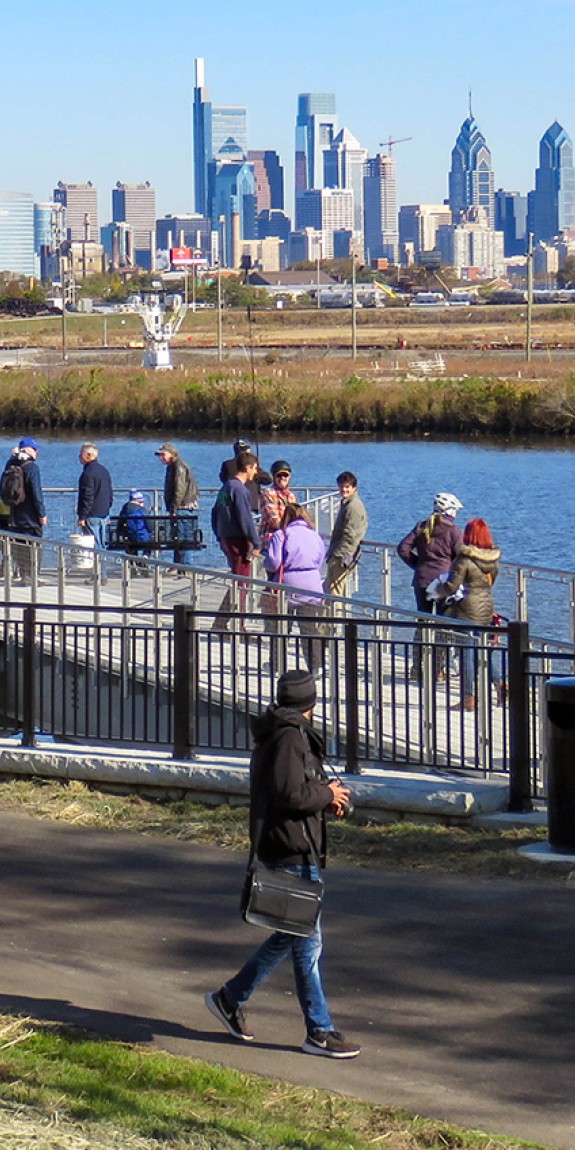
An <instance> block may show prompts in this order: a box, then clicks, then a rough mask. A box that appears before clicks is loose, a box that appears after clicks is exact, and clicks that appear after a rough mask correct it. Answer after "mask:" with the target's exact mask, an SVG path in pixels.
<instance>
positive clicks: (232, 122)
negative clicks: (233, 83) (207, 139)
mask: <svg viewBox="0 0 575 1150" xmlns="http://www.w3.org/2000/svg"><path fill="white" fill-rule="evenodd" d="M247 154H248V128H247V110H246V108H240V107H239V106H236V105H234V104H212V158H213V159H214V160H220V159H223V158H225V157H226V156H228V157H229V158H232V159H233V160H234V161H236V160H237V161H239V160H245V159H246V158H247Z"/></svg>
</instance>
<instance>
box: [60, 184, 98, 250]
mask: <svg viewBox="0 0 575 1150" xmlns="http://www.w3.org/2000/svg"><path fill="white" fill-rule="evenodd" d="M54 200H55V201H56V203H57V204H62V205H63V207H64V209H65V224H64V226H65V229H66V239H67V240H80V241H86V240H90V239H91V238H92V237H93V236H97V235H98V234H99V233H98V193H97V191H96V188H95V187H94V185H93V184H92V182H91V181H90V180H89V181H88V183H87V184H65V183H63V181H62V180H59V181H58V186H57V187H56V188H54Z"/></svg>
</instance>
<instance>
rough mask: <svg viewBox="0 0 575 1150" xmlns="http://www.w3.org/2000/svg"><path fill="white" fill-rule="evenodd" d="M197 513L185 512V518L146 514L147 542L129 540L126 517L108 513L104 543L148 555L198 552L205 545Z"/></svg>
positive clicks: (111, 548) (132, 552)
mask: <svg viewBox="0 0 575 1150" xmlns="http://www.w3.org/2000/svg"><path fill="white" fill-rule="evenodd" d="M198 521H199V516H197V515H187V516H186V518H185V520H183V519H178V518H177V517H176V516H172V515H146V523H147V524H148V527H149V529H150V532H151V535H152V538H151V539H149V540H148V542H144V541H143V540H139V539H130V537H129V535H128V519H127V517H126V516H124V515H112V516H111V518H110V521H109V524H108V537H107V546H108V549H109V550H110V551H126V552H127V553H128V554H135V553H136V552H139V553H140V554H143V555H149V554H150V553H151V552H152V551H201V550H202V549H203V548H204V547H205V546H206V544H205V543H204V536H203V532H202V530H201V528H200V527H199V525H198Z"/></svg>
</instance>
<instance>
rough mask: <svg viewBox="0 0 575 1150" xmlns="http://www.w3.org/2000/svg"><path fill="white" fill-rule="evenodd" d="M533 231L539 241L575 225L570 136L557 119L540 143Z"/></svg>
mask: <svg viewBox="0 0 575 1150" xmlns="http://www.w3.org/2000/svg"><path fill="white" fill-rule="evenodd" d="M530 207H531V212H530V218H529V230H530V231H532V232H533V233H534V236H535V240H536V241H539V240H543V241H545V240H550V239H552V238H553V237H554V236H556V235H558V234H559V232H563V231H565V230H566V228H573V227H575V168H574V167H573V144H572V141H571V138H570V136H568V135H567V132H566V131H565V129H564V128H562V127H561V124H558V123H557V120H555V122H554V123H553V124H551V127H550V128H548V129H547V131H546V132H545V135H544V136H542V138H541V141H540V143H539V167H538V168H537V170H536V172H535V191H534V193H533V195H532V197H531V204H530Z"/></svg>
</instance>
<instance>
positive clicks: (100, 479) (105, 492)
mask: <svg viewBox="0 0 575 1150" xmlns="http://www.w3.org/2000/svg"><path fill="white" fill-rule="evenodd" d="M98 454H99V452H98V448H97V447H96V444H95V443H83V444H82V446H81V448H80V456H79V458H80V463H81V464H82V468H83V470H82V474H81V475H80V479H79V482H78V526H79V527H82V528H83V530H84V531H87V532H88V531H89V532H90V534H91V535H93V536H94V543H95V546H96V547H97V548H98V550H99V551H104V550H105V548H106V527H107V525H108V520H109V518H110V508H111V506H112V503H113V500H114V493H113V491H112V480H111V479H110V472H109V471H108V469H107V468H106V467H103V465H102V464H101V463H99V462H98Z"/></svg>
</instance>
